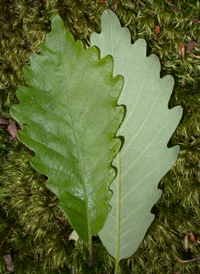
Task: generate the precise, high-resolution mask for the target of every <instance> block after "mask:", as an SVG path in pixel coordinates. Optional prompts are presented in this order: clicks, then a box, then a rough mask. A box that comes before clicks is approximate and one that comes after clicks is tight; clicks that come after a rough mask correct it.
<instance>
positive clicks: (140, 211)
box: [91, 11, 182, 273]
mask: <svg viewBox="0 0 200 274" xmlns="http://www.w3.org/2000/svg"><path fill="white" fill-rule="evenodd" d="M91 45H96V46H98V47H99V49H100V52H101V58H102V57H104V56H106V55H112V56H113V59H114V75H116V74H120V75H123V77H124V87H123V90H122V93H121V95H120V97H119V101H118V103H119V104H122V105H125V106H126V116H125V119H124V121H123V123H122V125H121V126H120V128H119V131H118V135H121V136H123V137H124V140H125V142H124V145H123V147H122V149H121V151H120V153H119V154H118V155H117V157H116V158H115V161H114V165H115V166H116V167H117V170H118V174H117V177H116V179H115V180H114V181H113V183H112V184H111V190H112V191H113V197H112V199H111V202H110V205H111V207H112V210H111V213H110V214H109V217H108V219H107V221H106V224H105V226H104V228H103V229H102V231H101V232H100V233H99V236H100V238H101V240H102V242H103V244H104V245H105V247H106V248H107V250H108V251H109V253H110V254H111V255H112V256H113V257H115V258H116V260H117V261H119V260H121V259H123V258H127V257H129V256H131V255H132V254H133V253H134V252H135V251H136V250H137V248H138V246H139V244H140V243H141V241H142V240H143V238H144V236H145V233H146V231H147V229H148V227H149V226H150V224H151V222H152V221H153V219H154V215H153V214H151V213H150V211H151V209H152V207H153V205H154V204H155V203H156V202H157V201H158V199H159V197H160V195H161V190H159V189H158V188H157V185H158V183H159V181H160V180H161V178H162V177H163V176H164V175H165V174H166V172H167V171H169V169H170V168H171V167H172V165H173V164H174V162H175V161H176V159H177V155H178V153H179V147H178V146H175V147H172V148H167V143H168V141H169V139H170V137H171V135H172V134H173V132H174V130H175V129H176V127H177V125H178V123H179V121H180V118H181V115H182V109H181V107H175V108H173V109H168V102H169V99H170V96H171V93H172V89H173V84H174V80H173V78H172V77H171V76H166V77H164V78H162V79H161V78H160V69H161V68H160V62H159V59H158V58H157V57H156V56H155V55H150V56H149V57H146V42H145V41H144V40H142V39H140V40H137V41H136V42H135V43H134V44H133V45H132V44H131V37H130V33H129V30H128V29H127V28H121V26H120V22H119V20H118V18H117V17H116V15H115V14H114V13H113V12H111V11H104V13H103V15H102V30H101V33H100V34H96V33H93V34H92V36H91ZM115 273H117V272H115Z"/></svg>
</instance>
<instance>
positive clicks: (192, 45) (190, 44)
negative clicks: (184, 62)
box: [187, 41, 199, 52]
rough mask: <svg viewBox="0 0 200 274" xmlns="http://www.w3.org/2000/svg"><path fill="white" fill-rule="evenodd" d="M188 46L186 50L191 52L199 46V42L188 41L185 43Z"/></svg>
mask: <svg viewBox="0 0 200 274" xmlns="http://www.w3.org/2000/svg"><path fill="white" fill-rule="evenodd" d="M187 46H188V50H189V51H191V52H193V50H194V48H196V47H198V46H199V43H197V42H195V41H190V42H188V43H187Z"/></svg>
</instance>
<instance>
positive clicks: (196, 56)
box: [188, 50, 200, 59]
mask: <svg viewBox="0 0 200 274" xmlns="http://www.w3.org/2000/svg"><path fill="white" fill-rule="evenodd" d="M188 52H189V53H190V54H191V55H192V56H194V57H195V58H198V59H200V56H199V55H194V54H193V53H192V52H191V51H190V50H188Z"/></svg>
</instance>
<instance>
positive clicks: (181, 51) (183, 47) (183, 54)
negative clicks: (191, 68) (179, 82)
mask: <svg viewBox="0 0 200 274" xmlns="http://www.w3.org/2000/svg"><path fill="white" fill-rule="evenodd" d="M179 54H180V55H182V56H183V62H185V46H184V44H182V45H181V48H180V50H179Z"/></svg>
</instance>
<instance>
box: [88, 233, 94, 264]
mask: <svg viewBox="0 0 200 274" xmlns="http://www.w3.org/2000/svg"><path fill="white" fill-rule="evenodd" d="M88 266H89V267H92V266H93V251H92V237H90V239H89V263H88Z"/></svg>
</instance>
